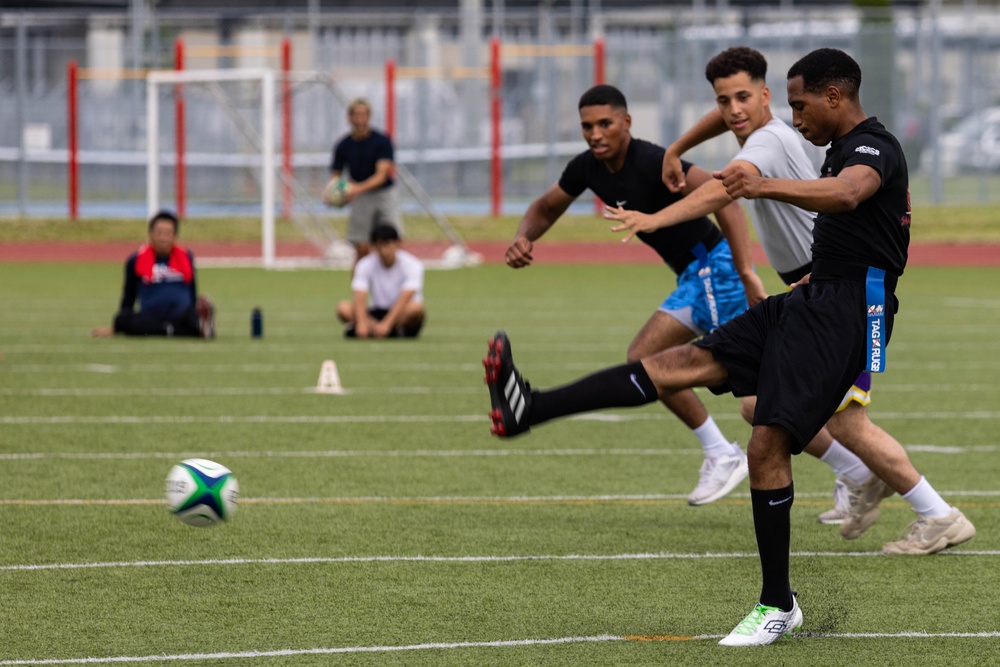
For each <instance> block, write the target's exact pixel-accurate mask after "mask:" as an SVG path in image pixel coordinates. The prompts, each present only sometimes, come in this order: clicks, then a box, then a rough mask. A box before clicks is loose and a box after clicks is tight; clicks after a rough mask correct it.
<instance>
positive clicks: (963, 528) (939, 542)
mask: <svg viewBox="0 0 1000 667" xmlns="http://www.w3.org/2000/svg"><path fill="white" fill-rule="evenodd" d="M975 534H976V527H975V526H973V525H972V522H971V521H969V520H968V519H966V518H965V515H964V514H962V512H961V511H959V509H958V508H957V507H952V508H951V513H950V514H948V516H940V517H935V518H931V519H925V518H923V517H921V518H919V519H917V520H916V521H914V522H913V523H911V524H910V527H909V528H908V529H907V530H906V537H904V538H903V539H901V540H899V541H898V542H887V543H886V544H885V545H883V547H882V551H884V552H885V553H887V554H909V555H915V556H918V555H924V554H936V553H937V552H939V551H943V550H944V549H947V548H948V547H953V546H955V545H956V544H961V543H962V542H965V541H967V540H971V539H972V537H973V536H974V535H975Z"/></svg>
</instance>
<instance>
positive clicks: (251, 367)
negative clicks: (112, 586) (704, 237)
mask: <svg viewBox="0 0 1000 667" xmlns="http://www.w3.org/2000/svg"><path fill="white" fill-rule="evenodd" d="M938 347H940V345H939V344H935V349H937V348H938ZM976 349H982V346H977V348H976ZM320 361H321V360H320ZM890 363H891V364H892V365H891V366H890V367H889V368H890V369H900V370H947V371H957V370H970V371H983V370H996V369H1000V360H992V359H980V360H976V361H899V360H892V358H891V357H890ZM601 365H602V364H599V363H597V362H595V361H592V360H591V361H580V362H563V363H547V362H538V363H532V364H530V366H529V367H528V370H535V371H541V370H545V371H566V372H572V371H584V372H590V371H595V370H597V369H599V368H600V367H601ZM604 365H606V364H604ZM317 366H318V362H317V364H311V363H287V364H249V363H216V364H196V363H186V364H158V363H129V364H98V363H86V364H73V363H69V364H61V363H50V364H41V363H33V364H8V365H6V366H5V367H4V370H5V371H6V372H8V373H29V374H31V373H44V374H46V375H51V374H52V373H54V372H59V373H61V374H63V375H66V374H69V373H163V372H168V371H176V372H179V373H279V372H289V373H292V372H294V373H299V372H302V371H309V372H310V373H311V372H313V371H314V370H316V367H317ZM482 368H483V366H482V363H481V362H478V361H475V362H474V361H470V362H465V363H447V362H446V363H434V362H409V363H393V364H385V363H352V364H351V365H350V370H351V371H357V372H365V373H400V372H415V373H425V374H426V373H454V372H462V373H465V372H482ZM341 370H343V369H341Z"/></svg>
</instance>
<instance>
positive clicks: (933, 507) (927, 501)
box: [903, 477, 951, 519]
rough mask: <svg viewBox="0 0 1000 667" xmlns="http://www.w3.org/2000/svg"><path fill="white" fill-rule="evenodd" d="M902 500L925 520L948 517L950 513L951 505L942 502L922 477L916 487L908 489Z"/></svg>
mask: <svg viewBox="0 0 1000 667" xmlns="http://www.w3.org/2000/svg"><path fill="white" fill-rule="evenodd" d="M903 499H904V500H905V501H906V502H908V503H910V507H912V508H913V511H914V512H916V513H917V514H919V515H920V516H922V517H924V518H925V519H932V518H934V517H940V516H948V514H950V513H951V505H949V504H948V503H946V502H945V501H944V498H942V497H941V496H940V495H939V494H938V492H937V491H935V490H934V487H933V486H931V483H930V482H928V481H927V479H926V478H924V477H921V478H920V481H919V482H917V485H916V486H914V487H913V488H912V489H910V490H909V491H908V492H907V493H906V495H904V496H903Z"/></svg>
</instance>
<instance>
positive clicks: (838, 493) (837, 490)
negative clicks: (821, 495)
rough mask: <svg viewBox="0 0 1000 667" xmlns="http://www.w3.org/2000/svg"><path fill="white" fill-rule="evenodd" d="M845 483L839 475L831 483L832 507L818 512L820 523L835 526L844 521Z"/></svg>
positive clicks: (845, 511)
mask: <svg viewBox="0 0 1000 667" xmlns="http://www.w3.org/2000/svg"><path fill="white" fill-rule="evenodd" d="M847 510H848V502H847V485H846V484H844V480H842V479H841V478H840V477H838V478H837V481H836V482H834V483H833V509H831V510H827V511H825V512H822V513H820V515H819V516H818V517H817V519H819V522H820V523H825V524H827V525H830V526H836V525H839V524H842V523H844V519H846V518H847Z"/></svg>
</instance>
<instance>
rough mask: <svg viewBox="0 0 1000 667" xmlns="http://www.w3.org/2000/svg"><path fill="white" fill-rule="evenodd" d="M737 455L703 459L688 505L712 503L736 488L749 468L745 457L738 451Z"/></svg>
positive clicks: (734, 444)
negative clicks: (696, 484) (696, 483)
mask: <svg viewBox="0 0 1000 667" xmlns="http://www.w3.org/2000/svg"><path fill="white" fill-rule="evenodd" d="M733 446H734V447H737V450H738V451H739V453H738V454H733V455H731V456H716V457H713V458H707V459H705V460H704V461H703V462H702V464H701V471H700V472H699V476H698V486H696V487H694V491H692V492H691V495H689V496H688V505H707V504H708V503H714V502H715V501H716V500H718V499H719V498H722V497H723V496H725V495H726V494H727V493H729V492H730V491H732V490H733V489H735V488H736V485H737V484H739V483H740V482H742V481H743V480H744V478H746V476H747V473H748V472H749V468H748V467H747V456H746V454H744V453H743V452H742V450H739V449H738V445H736V443H733Z"/></svg>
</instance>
